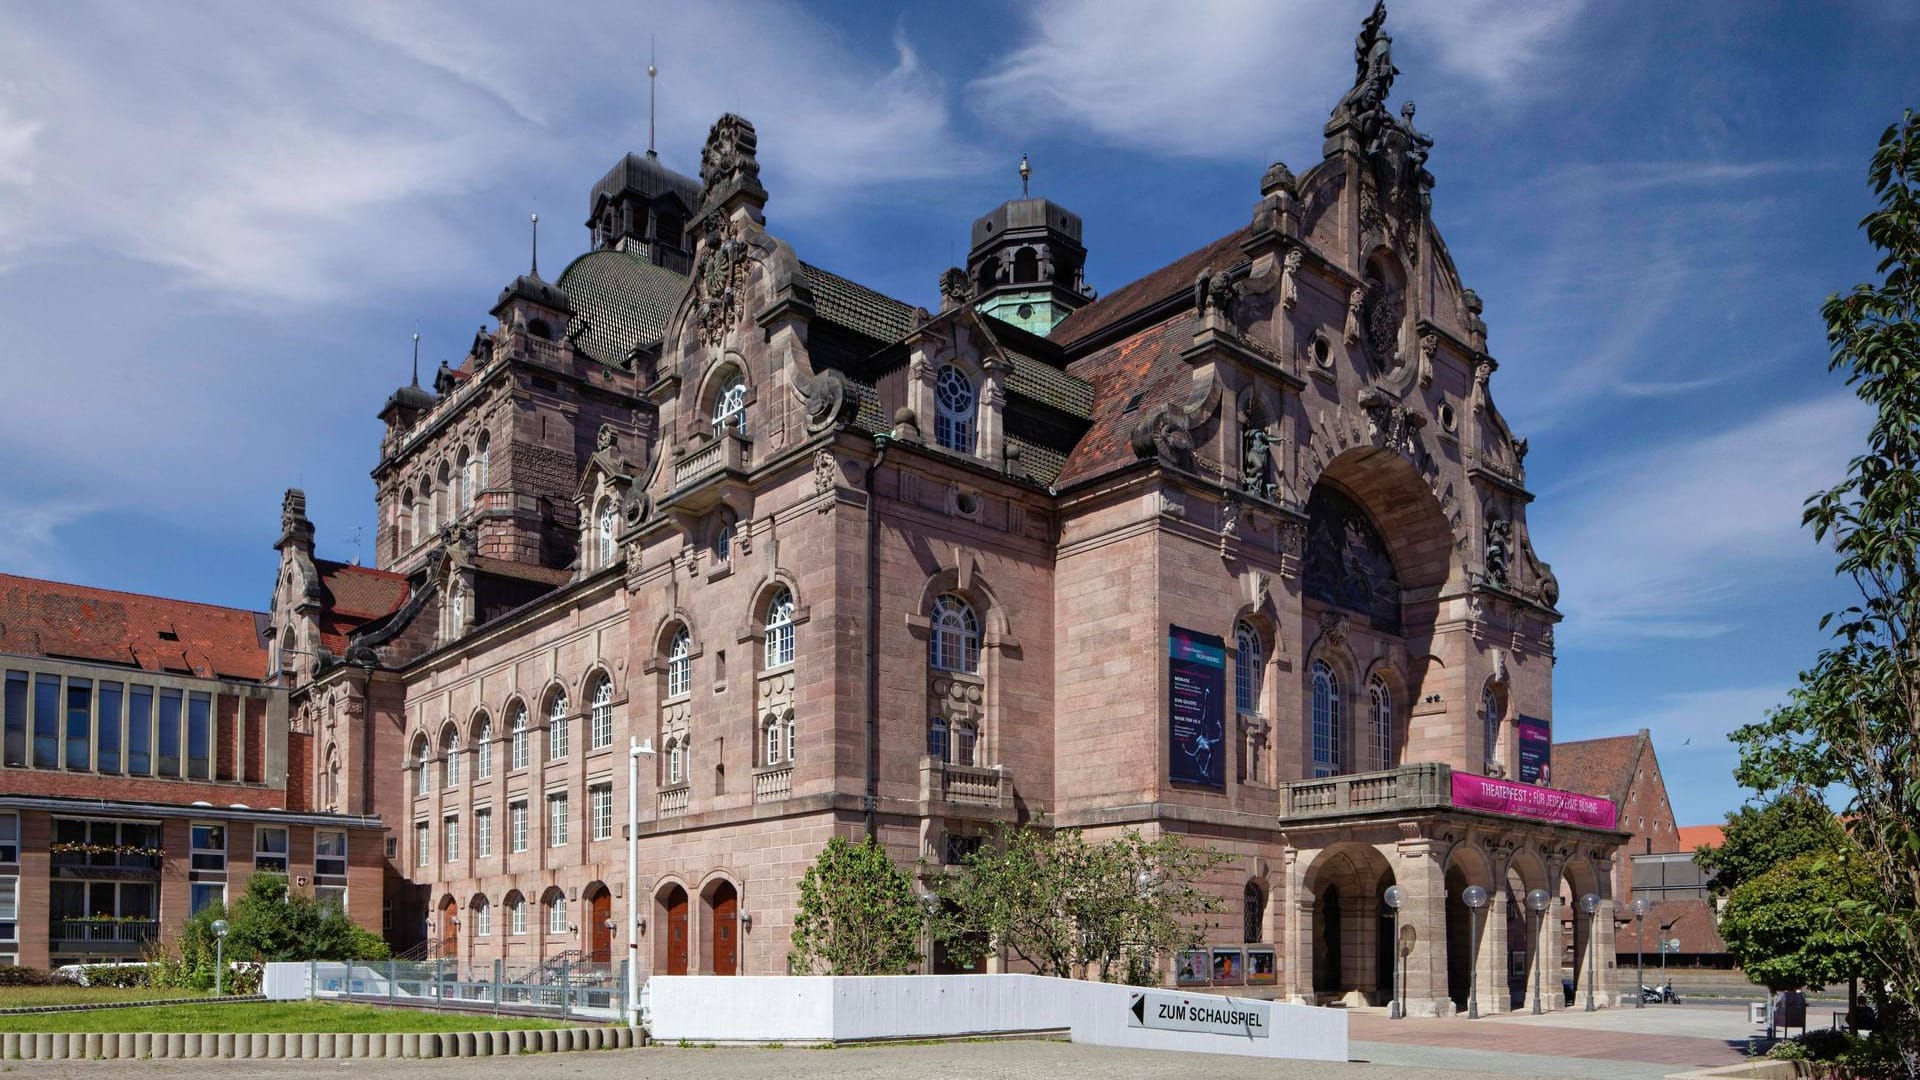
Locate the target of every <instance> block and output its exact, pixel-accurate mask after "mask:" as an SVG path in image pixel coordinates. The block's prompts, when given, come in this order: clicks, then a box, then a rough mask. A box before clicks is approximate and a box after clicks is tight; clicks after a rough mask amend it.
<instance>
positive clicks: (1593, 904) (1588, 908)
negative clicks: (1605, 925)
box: [1580, 893, 1600, 1012]
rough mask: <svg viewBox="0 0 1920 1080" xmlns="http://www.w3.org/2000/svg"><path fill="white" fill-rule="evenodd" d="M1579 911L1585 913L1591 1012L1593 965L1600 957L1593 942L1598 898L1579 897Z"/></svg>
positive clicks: (1588, 988) (1588, 990)
mask: <svg viewBox="0 0 1920 1080" xmlns="http://www.w3.org/2000/svg"><path fill="white" fill-rule="evenodd" d="M1580 910H1581V911H1583V912H1585V913H1586V916H1587V1011H1588V1012H1592V1011H1593V981H1594V978H1595V972H1594V970H1593V964H1594V960H1595V958H1596V957H1598V956H1599V955H1600V948H1599V942H1598V941H1596V940H1594V933H1593V931H1594V926H1595V921H1596V920H1595V916H1596V915H1597V914H1598V913H1599V911H1600V898H1599V897H1598V896H1596V895H1594V894H1593V893H1587V894H1586V895H1584V896H1582V897H1580Z"/></svg>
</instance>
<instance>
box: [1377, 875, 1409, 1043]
mask: <svg viewBox="0 0 1920 1080" xmlns="http://www.w3.org/2000/svg"><path fill="white" fill-rule="evenodd" d="M1380 901H1381V902H1382V903H1384V904H1386V905H1387V910H1388V911H1391V912H1393V940H1392V941H1391V942H1389V943H1388V947H1389V948H1391V949H1393V987H1392V991H1393V1002H1392V1003H1391V1004H1390V1005H1388V1007H1387V1019H1389V1020H1401V1019H1404V1018H1405V1017H1406V1015H1407V1006H1406V1002H1405V1001H1404V1000H1403V998H1404V997H1405V991H1406V986H1405V985H1404V984H1403V983H1402V981H1401V971H1400V886H1398V885H1389V886H1387V891H1386V893H1385V894H1384V895H1382V896H1381V897H1380Z"/></svg>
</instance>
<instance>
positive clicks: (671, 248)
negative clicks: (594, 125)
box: [587, 150, 700, 274]
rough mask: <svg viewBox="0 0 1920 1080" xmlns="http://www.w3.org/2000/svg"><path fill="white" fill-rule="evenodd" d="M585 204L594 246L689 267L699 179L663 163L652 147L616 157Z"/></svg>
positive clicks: (669, 265) (677, 267) (671, 266)
mask: <svg viewBox="0 0 1920 1080" xmlns="http://www.w3.org/2000/svg"><path fill="white" fill-rule="evenodd" d="M587 203H588V208H587V229H588V230H589V231H590V232H591V233H592V235H593V249H594V250H595V251H605V250H609V249H612V250H616V251H626V252H631V253H633V254H635V255H638V256H640V257H642V258H644V259H646V261H648V262H650V263H652V264H654V265H655V266H664V267H666V268H667V269H669V270H673V271H675V272H677V273H682V274H684V273H686V272H687V271H688V270H689V269H690V268H691V267H692V266H693V238H692V236H691V235H690V234H689V233H688V230H687V222H688V221H690V220H692V218H693V215H694V212H695V211H697V210H698V209H699V208H700V181H698V180H695V179H694V178H693V177H691V176H682V175H681V174H679V173H677V172H674V171H673V170H672V169H669V168H667V167H666V166H665V165H664V164H662V163H661V161H660V157H659V155H658V154H655V153H654V152H653V151H652V150H648V151H647V152H646V153H644V154H628V155H626V156H625V157H623V158H621V159H620V160H619V161H618V162H616V163H615V164H614V166H613V168H611V169H609V170H607V175H605V176H603V177H601V178H600V182H599V183H597V184H595V185H593V191H592V192H591V193H590V194H589V195H588V196H587Z"/></svg>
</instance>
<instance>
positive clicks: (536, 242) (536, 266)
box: [531, 210, 540, 277]
mask: <svg viewBox="0 0 1920 1080" xmlns="http://www.w3.org/2000/svg"><path fill="white" fill-rule="evenodd" d="M531 218H532V223H533V224H532V227H533V271H532V273H533V276H534V277H539V276H540V211H538V210H535V211H534V212H533V214H532V215H531Z"/></svg>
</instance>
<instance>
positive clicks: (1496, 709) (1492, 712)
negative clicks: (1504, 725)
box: [1480, 686, 1506, 765]
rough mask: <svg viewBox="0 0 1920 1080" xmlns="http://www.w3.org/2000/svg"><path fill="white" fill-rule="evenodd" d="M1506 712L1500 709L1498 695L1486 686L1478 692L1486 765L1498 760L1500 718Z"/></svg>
mask: <svg viewBox="0 0 1920 1080" xmlns="http://www.w3.org/2000/svg"><path fill="white" fill-rule="evenodd" d="M1505 711H1506V710H1504V709H1502V708H1501V707H1500V695H1499V694H1498V693H1495V692H1494V689H1493V687H1491V686H1488V687H1486V688H1484V689H1482V690H1481V691H1480V718H1481V722H1482V723H1483V724H1484V725H1485V727H1486V732H1485V738H1486V742H1487V764H1489V765H1492V764H1494V763H1495V762H1498V761H1499V760H1500V718H1501V714H1502V713H1504V712H1505Z"/></svg>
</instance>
